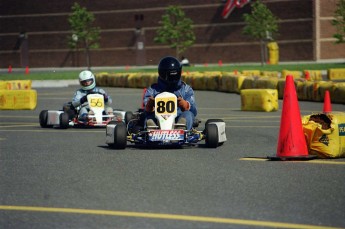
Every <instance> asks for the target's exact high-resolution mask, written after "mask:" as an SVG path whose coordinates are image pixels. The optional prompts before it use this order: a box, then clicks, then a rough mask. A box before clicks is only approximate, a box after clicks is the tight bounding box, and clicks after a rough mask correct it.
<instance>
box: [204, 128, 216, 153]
mask: <svg viewBox="0 0 345 229" xmlns="http://www.w3.org/2000/svg"><path fill="white" fill-rule="evenodd" d="M205 143H206V146H207V147H209V148H217V147H218V128H217V125H216V124H212V123H211V124H207V125H206V128H205Z"/></svg>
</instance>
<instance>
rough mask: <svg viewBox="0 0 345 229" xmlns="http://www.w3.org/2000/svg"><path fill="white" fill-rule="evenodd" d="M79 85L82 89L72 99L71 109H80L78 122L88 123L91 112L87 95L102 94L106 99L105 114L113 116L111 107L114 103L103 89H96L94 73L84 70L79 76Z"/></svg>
mask: <svg viewBox="0 0 345 229" xmlns="http://www.w3.org/2000/svg"><path fill="white" fill-rule="evenodd" d="M79 83H80V86H81V88H80V89H79V90H77V91H76V92H75V93H74V96H73V99H72V105H71V109H73V108H76V107H79V106H80V110H79V117H78V120H79V121H82V122H87V121H89V120H88V113H89V111H90V108H89V105H88V102H87V95H88V94H101V95H103V97H104V103H105V113H106V114H108V115H112V114H113V109H112V108H111V107H109V105H110V104H111V103H112V99H111V98H110V96H109V95H108V94H107V93H106V92H105V91H104V90H103V89H101V88H98V87H96V80H95V76H94V75H93V73H92V72H91V71H89V70H84V71H82V72H80V74H79Z"/></svg>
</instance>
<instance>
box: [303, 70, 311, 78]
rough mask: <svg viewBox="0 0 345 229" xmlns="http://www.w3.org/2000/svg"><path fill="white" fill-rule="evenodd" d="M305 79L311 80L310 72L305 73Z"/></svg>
mask: <svg viewBox="0 0 345 229" xmlns="http://www.w3.org/2000/svg"><path fill="white" fill-rule="evenodd" d="M304 74H305V79H306V80H310V73H309V71H305V73H304Z"/></svg>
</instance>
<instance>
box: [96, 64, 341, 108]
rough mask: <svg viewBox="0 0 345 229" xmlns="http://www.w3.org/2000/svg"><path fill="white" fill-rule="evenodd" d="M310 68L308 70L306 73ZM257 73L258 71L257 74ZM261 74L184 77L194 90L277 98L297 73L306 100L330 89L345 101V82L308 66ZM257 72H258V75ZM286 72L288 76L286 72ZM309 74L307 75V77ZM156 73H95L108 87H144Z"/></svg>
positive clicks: (337, 99) (318, 98)
mask: <svg viewBox="0 0 345 229" xmlns="http://www.w3.org/2000/svg"><path fill="white" fill-rule="evenodd" d="M306 72H308V73H306ZM254 73H255V74H254ZM268 73H270V74H268V75H267V76H266V75H263V73H260V74H258V72H257V71H251V72H247V73H246V74H247V75H249V76H246V75H244V74H243V73H242V72H236V73H235V72H220V71H209V72H183V74H182V80H183V81H185V82H186V83H188V84H189V85H190V86H191V87H192V88H193V89H195V90H214V91H222V92H230V93H238V94H240V93H241V91H242V90H245V89H273V90H274V89H276V90H278V98H279V99H282V98H283V95H284V88H285V76H286V75H288V74H294V75H296V78H295V77H294V79H295V81H294V82H295V87H296V91H297V96H298V99H300V100H307V101H323V99H324V94H325V91H326V90H328V91H329V92H330V95H331V100H332V102H333V103H344V104H345V82H332V81H323V80H320V79H322V74H321V71H312V70H306V71H304V73H303V72H298V71H296V72H292V71H284V72H283V73H282V76H281V77H280V76H278V74H277V72H268ZM256 74H257V75H256ZM284 75H285V76H284ZM305 75H308V79H306V78H304V77H305ZM157 77H158V76H157V74H156V73H112V74H110V73H100V74H97V75H96V81H97V85H99V86H109V87H131V88H144V87H149V86H150V85H151V84H152V83H155V82H157Z"/></svg>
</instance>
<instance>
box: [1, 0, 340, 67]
mask: <svg viewBox="0 0 345 229" xmlns="http://www.w3.org/2000/svg"><path fill="white" fill-rule="evenodd" d="M76 2H79V3H80V5H81V6H83V7H86V8H87V10H88V11H90V12H92V13H93V14H94V15H95V18H96V22H95V26H98V27H100V28H101V40H100V48H99V49H97V50H92V52H91V64H92V66H123V65H156V64H157V63H158V61H159V59H160V58H161V57H162V56H164V55H174V54H175V52H174V50H172V49H170V48H169V47H167V46H166V45H161V44H157V43H154V42H153V38H154V37H155V34H156V30H157V28H158V26H159V24H158V22H159V21H160V20H161V16H162V14H164V13H165V10H166V8H167V6H169V5H180V6H181V8H182V9H183V10H184V11H185V13H186V15H187V17H189V18H191V19H192V20H193V22H194V32H195V34H196V43H195V44H194V45H193V46H192V47H190V48H189V49H188V50H187V51H186V52H185V56H187V57H188V59H189V60H190V61H191V62H192V63H195V64H202V63H217V62H218V61H219V60H222V61H223V63H239V62H256V63H258V62H260V45H259V42H257V41H255V40H253V39H251V38H250V37H247V36H245V35H243V34H242V28H243V27H244V22H243V18H242V16H243V14H244V13H250V10H251V6H250V4H247V5H245V6H244V7H243V8H236V9H235V10H234V11H233V12H232V13H231V14H230V15H229V16H228V18H226V19H223V18H222V16H221V13H222V10H223V8H224V4H225V2H226V1H224V0H198V1H196V0H191V1H182V0H165V1H159V0H144V1H135V0H116V1H114V0H99V1H92V0H84V1H81V0H78V1H76ZM262 2H263V3H265V4H266V5H267V7H268V8H269V9H270V10H271V11H272V13H273V14H274V15H276V16H277V17H278V18H279V34H280V35H279V36H278V37H277V43H278V45H279V60H280V61H325V60H329V61H333V60H343V58H345V44H341V45H335V44H334V41H335V40H334V39H333V38H332V35H333V34H334V33H335V28H334V27H333V26H332V25H331V23H330V22H331V20H332V18H333V15H334V10H335V7H336V2H337V0H263V1H262ZM73 3H74V2H73V1H68V0H50V1H42V0H27V1H22V0H2V1H1V2H0V15H1V16H0V68H7V67H8V66H9V65H12V66H13V67H24V66H27V65H30V67H74V66H85V56H84V53H83V50H78V51H76V50H69V49H68V45H67V37H68V36H71V32H70V28H69V25H68V21H67V18H68V16H69V14H70V13H71V6H72V5H73Z"/></svg>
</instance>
